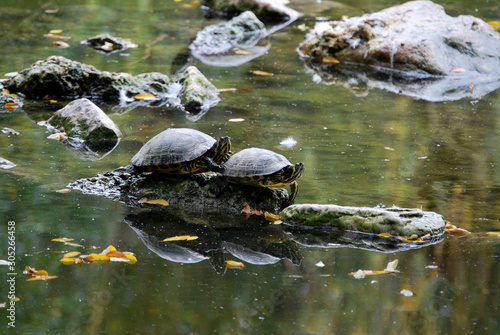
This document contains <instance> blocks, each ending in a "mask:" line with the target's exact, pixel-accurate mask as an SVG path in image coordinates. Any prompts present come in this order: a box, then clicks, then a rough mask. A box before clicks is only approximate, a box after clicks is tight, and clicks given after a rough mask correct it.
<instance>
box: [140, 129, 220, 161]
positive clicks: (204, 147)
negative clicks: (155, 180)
mask: <svg viewBox="0 0 500 335" xmlns="http://www.w3.org/2000/svg"><path fill="white" fill-rule="evenodd" d="M215 142H216V140H215V139H214V138H213V137H211V136H209V135H207V134H205V133H202V132H201V131H198V130H194V129H189V128H169V129H167V130H165V131H163V132H161V133H159V134H158V135H156V136H155V137H153V138H152V139H150V140H149V141H148V142H147V143H146V144H144V146H143V147H142V148H141V150H139V152H138V153H137V154H135V156H134V157H133V158H132V164H133V165H135V166H152V165H164V164H174V163H182V162H188V161H191V160H193V159H195V158H198V157H200V156H202V155H203V154H204V153H206V152H207V151H208V150H209V149H210V148H212V146H213V145H214V144H215Z"/></svg>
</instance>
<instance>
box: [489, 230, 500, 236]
mask: <svg viewBox="0 0 500 335" xmlns="http://www.w3.org/2000/svg"><path fill="white" fill-rule="evenodd" d="M487 234H488V235H489V236H500V231H489V232H488V233H487Z"/></svg>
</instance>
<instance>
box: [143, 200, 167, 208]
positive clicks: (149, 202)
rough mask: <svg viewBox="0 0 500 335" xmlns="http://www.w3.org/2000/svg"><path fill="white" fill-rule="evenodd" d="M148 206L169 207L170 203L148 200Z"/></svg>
mask: <svg viewBox="0 0 500 335" xmlns="http://www.w3.org/2000/svg"><path fill="white" fill-rule="evenodd" d="M146 204H151V205H162V206H168V201H167V200H163V199H155V200H148V201H146Z"/></svg>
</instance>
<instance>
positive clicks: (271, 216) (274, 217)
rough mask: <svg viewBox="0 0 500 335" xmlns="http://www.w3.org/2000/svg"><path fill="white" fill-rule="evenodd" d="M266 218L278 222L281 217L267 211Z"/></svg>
mask: <svg viewBox="0 0 500 335" xmlns="http://www.w3.org/2000/svg"><path fill="white" fill-rule="evenodd" d="M264 218H265V219H266V220H268V221H278V220H279V219H280V216H279V215H277V214H273V213H269V212H267V211H266V212H264Z"/></svg>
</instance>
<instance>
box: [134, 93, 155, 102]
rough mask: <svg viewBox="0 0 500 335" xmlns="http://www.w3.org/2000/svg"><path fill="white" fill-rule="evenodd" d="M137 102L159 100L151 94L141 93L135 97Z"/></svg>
mask: <svg viewBox="0 0 500 335" xmlns="http://www.w3.org/2000/svg"><path fill="white" fill-rule="evenodd" d="M134 98H135V100H141V101H151V100H157V98H156V96H155V95H154V94H151V93H139V94H136V95H135V96H134Z"/></svg>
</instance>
